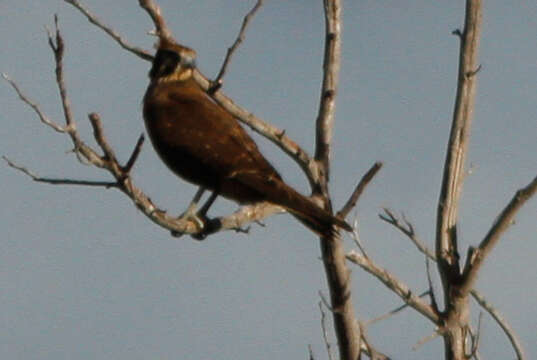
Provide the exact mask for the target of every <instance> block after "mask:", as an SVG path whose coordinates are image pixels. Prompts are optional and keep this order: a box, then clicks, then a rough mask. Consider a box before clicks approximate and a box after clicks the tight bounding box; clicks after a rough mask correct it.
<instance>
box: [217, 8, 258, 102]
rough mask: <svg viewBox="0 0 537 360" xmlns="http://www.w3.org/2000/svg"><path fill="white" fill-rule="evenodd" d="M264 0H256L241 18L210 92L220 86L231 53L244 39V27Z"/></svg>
mask: <svg viewBox="0 0 537 360" xmlns="http://www.w3.org/2000/svg"><path fill="white" fill-rule="evenodd" d="M263 1H264V0H257V2H256V3H255V5H254V7H253V8H252V9H251V10H250V11H249V12H248V14H246V16H245V17H244V19H243V20H242V25H241V29H240V31H239V34H238V35H237V38H236V39H235V41H234V42H233V45H231V47H229V48H228V49H227V53H226V57H225V59H224V62H223V64H222V67H221V68H220V71H219V72H218V75H217V76H216V78H215V79H214V81H213V85H212V86H211V88H210V89H209V92H210V93H214V92H215V91H217V90H218V89H219V88H220V87H221V86H222V79H223V78H224V75H225V74H226V71H227V67H228V65H229V62H230V60H231V57H232V56H233V53H235V51H236V50H237V48H238V47H239V45H240V44H241V43H242V42H243V41H244V34H245V33H246V28H247V27H248V24H249V23H250V21H251V20H252V18H253V17H254V15H255V13H256V12H257V10H259V8H260V7H261V6H262V5H263Z"/></svg>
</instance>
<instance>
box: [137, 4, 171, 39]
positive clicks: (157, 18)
mask: <svg viewBox="0 0 537 360" xmlns="http://www.w3.org/2000/svg"><path fill="white" fill-rule="evenodd" d="M138 3H139V4H140V7H141V8H142V9H144V10H145V11H146V12H147V14H148V15H149V16H150V17H151V20H153V23H154V24H155V33H156V35H157V36H158V37H159V38H165V39H173V37H172V33H171V31H170V29H169V28H168V26H167V25H166V21H164V17H163V16H162V13H161V11H160V7H159V6H158V5H157V4H156V3H155V2H154V1H153V0H138Z"/></svg>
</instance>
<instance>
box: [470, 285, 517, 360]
mask: <svg viewBox="0 0 537 360" xmlns="http://www.w3.org/2000/svg"><path fill="white" fill-rule="evenodd" d="M471 294H472V296H473V298H474V299H475V301H477V303H478V304H479V305H480V306H481V307H482V308H483V309H485V310H486V311H487V312H488V313H489V314H490V316H492V318H493V319H494V320H495V321H496V322H497V323H498V324H499V325H500V327H501V328H502V330H503V332H504V333H505V335H506V336H507V338H508V339H509V341H510V342H511V346H512V347H513V350H514V351H515V353H516V357H517V359H518V360H523V359H525V358H526V357H525V356H524V349H523V348H522V344H521V343H520V341H519V340H518V338H517V336H516V334H515V331H514V330H513V328H512V327H511V326H510V325H509V324H508V323H507V321H506V320H505V319H504V318H503V316H502V315H501V314H500V312H499V311H498V310H497V309H496V308H495V307H494V305H492V304H491V303H490V302H488V301H487V300H486V299H485V298H484V297H483V296H482V295H481V294H479V293H478V292H477V291H476V290H475V289H474V290H472V291H471Z"/></svg>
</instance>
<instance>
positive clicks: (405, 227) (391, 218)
mask: <svg viewBox="0 0 537 360" xmlns="http://www.w3.org/2000/svg"><path fill="white" fill-rule="evenodd" d="M383 210H384V214H379V218H380V219H381V220H383V221H385V222H387V223H388V224H390V225H393V226H394V227H395V228H397V230H399V231H401V232H402V233H403V234H405V235H406V236H407V237H408V238H409V239H410V240H411V241H412V243H413V244H414V245H416V247H417V248H418V250H419V251H420V252H422V253H423V254H425V255H427V257H429V258H430V259H433V260H435V261H436V255H435V254H434V252H432V251H431V250H430V249H429V248H427V246H425V244H424V243H423V241H421V240H420V239H419V237H418V236H417V235H416V233H415V231H414V227H413V226H412V224H411V223H410V221H408V219H407V218H406V217H405V216H404V215H402V218H403V219H402V220H403V222H404V224H402V223H401V221H400V220H399V218H398V217H397V215H395V214H394V212H393V211H392V210H390V209H388V208H383Z"/></svg>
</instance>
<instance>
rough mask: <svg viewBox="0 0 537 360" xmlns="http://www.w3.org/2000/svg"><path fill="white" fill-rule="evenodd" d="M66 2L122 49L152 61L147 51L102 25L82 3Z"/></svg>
mask: <svg viewBox="0 0 537 360" xmlns="http://www.w3.org/2000/svg"><path fill="white" fill-rule="evenodd" d="M64 1H65V2H66V3H68V4H70V5H73V6H74V7H75V8H77V9H78V10H79V11H80V12H81V13H82V14H84V15H85V16H86V18H87V19H88V20H89V22H90V23H92V24H93V25H95V26H97V27H98V28H99V29H101V30H103V31H104V32H106V33H107V34H108V35H110V37H112V39H114V40H115V41H116V42H117V43H118V44H119V45H120V46H121V47H122V48H123V49H125V50H127V51H130V52H131V53H133V54H134V55H136V56H139V57H141V58H142V59H144V60H148V61H152V60H153V55H151V54H150V53H149V52H148V51H146V50H144V49H142V48H139V47H136V46H133V45H131V44H129V43H128V42H127V41H125V40H124V39H123V37H122V36H121V35H120V34H119V33H117V32H116V31H115V30H114V29H112V28H111V27H109V26H106V25H104V24H103V23H102V22H101V21H100V20H99V19H98V18H97V17H96V16H95V15H94V14H93V13H91V12H90V11H89V10H88V9H87V8H86V7H85V6H84V5H82V4H81V3H80V2H79V1H78V0H64Z"/></svg>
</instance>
